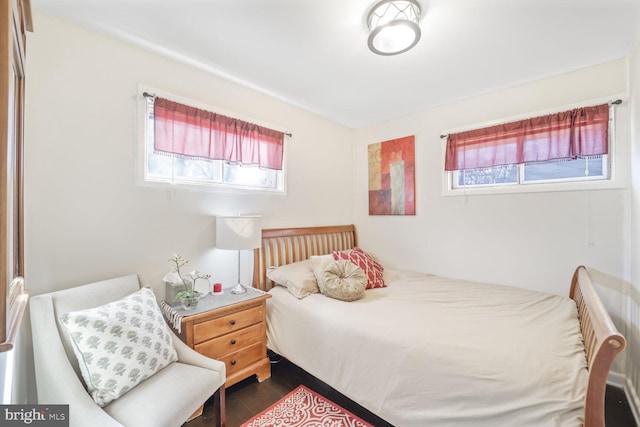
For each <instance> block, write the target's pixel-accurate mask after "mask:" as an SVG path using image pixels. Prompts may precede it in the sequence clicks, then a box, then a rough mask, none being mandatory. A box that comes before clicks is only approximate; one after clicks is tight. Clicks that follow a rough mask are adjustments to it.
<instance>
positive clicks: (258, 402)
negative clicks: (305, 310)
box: [184, 360, 637, 427]
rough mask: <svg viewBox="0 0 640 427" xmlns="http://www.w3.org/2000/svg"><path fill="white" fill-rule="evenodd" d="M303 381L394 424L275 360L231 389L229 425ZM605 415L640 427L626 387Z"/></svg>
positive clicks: (209, 408) (610, 423) (613, 424)
mask: <svg viewBox="0 0 640 427" xmlns="http://www.w3.org/2000/svg"><path fill="white" fill-rule="evenodd" d="M300 384H303V385H305V386H307V387H309V388H310V389H311V390H314V391H316V392H318V393H319V394H321V395H322V396H325V397H327V398H328V399H330V400H331V401H333V402H335V403H337V404H338V405H340V406H342V407H343V408H345V409H347V410H348V411H350V412H352V413H353V414H355V415H357V416H359V417H360V418H362V419H363V420H365V421H367V422H369V423H371V424H373V425H374V426H376V427H393V426H391V424H389V423H387V422H385V421H384V420H382V419H380V418H378V417H376V416H375V415H373V414H372V413H371V412H369V411H367V410H366V409H364V408H362V407H361V406H359V405H357V404H356V403H354V402H352V401H351V400H349V399H347V398H346V397H344V396H343V395H341V394H340V393H338V392H337V391H335V390H334V389H333V388H331V387H329V386H328V385H326V384H324V383H323V382H321V381H320V380H318V379H316V378H314V377H312V376H311V375H309V374H308V373H307V372H305V371H303V370H302V369H300V368H298V367H297V366H295V365H293V364H291V363H289V362H288V361H286V360H282V361H280V362H278V363H273V364H272V369H271V378H270V379H268V380H265V381H263V382H262V383H258V382H257V381H256V379H255V377H250V378H247V379H246V380H244V381H242V382H240V383H238V384H236V385H234V386H231V387H229V388H228V389H227V395H226V404H227V427H238V426H240V425H241V424H242V423H243V422H245V421H247V420H249V419H250V418H251V417H252V416H254V415H256V414H258V413H260V412H262V411H263V410H265V409H267V408H268V407H269V406H271V405H272V404H273V403H275V402H276V401H278V400H279V399H280V398H282V397H284V396H285V395H286V394H287V393H289V392H290V391H292V390H293V389H295V388H296V387H297V386H299V385H300ZM605 416H606V424H607V427H637V425H636V423H635V420H634V418H633V414H632V413H631V410H630V408H629V403H628V402H627V399H626V397H625V394H624V391H622V389H618V388H616V387H610V386H608V387H607V401H606V414H605ZM214 420H215V417H214V415H213V405H211V404H209V402H208V403H207V405H205V409H204V413H203V415H202V416H201V417H198V418H196V419H195V420H193V421H190V422H188V423H186V424H184V427H204V426H213V425H214ZM398 427H401V426H398Z"/></svg>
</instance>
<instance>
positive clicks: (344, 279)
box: [318, 260, 367, 301]
mask: <svg viewBox="0 0 640 427" xmlns="http://www.w3.org/2000/svg"><path fill="white" fill-rule="evenodd" d="M322 279H323V280H318V284H320V283H322V285H321V286H320V292H321V293H322V294H323V295H326V296H328V297H331V298H335V299H339V300H342V301H355V300H357V299H359V298H362V296H363V295H364V290H365V289H366V288H367V275H366V274H365V273H364V271H363V270H362V269H361V268H360V267H358V266H357V265H355V264H353V263H351V262H349V261H347V260H338V261H334V262H332V263H330V264H329V265H328V266H327V268H325V270H324V271H323V272H322Z"/></svg>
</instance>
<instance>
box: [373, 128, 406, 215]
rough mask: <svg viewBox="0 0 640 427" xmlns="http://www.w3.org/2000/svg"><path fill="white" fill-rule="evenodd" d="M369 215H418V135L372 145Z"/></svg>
mask: <svg viewBox="0 0 640 427" xmlns="http://www.w3.org/2000/svg"><path fill="white" fill-rule="evenodd" d="M368 154H369V215H415V214H416V203H415V136H413V135H412V136H406V137H403V138H398V139H392V140H389V141H384V142H379V143H377V144H371V145H369V147H368Z"/></svg>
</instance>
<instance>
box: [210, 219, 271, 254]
mask: <svg viewBox="0 0 640 427" xmlns="http://www.w3.org/2000/svg"><path fill="white" fill-rule="evenodd" d="M260 218H261V217H260V216H219V217H216V248H218V249H234V250H243V249H255V248H259V247H260V243H261V239H262V230H261V228H260Z"/></svg>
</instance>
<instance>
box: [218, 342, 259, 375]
mask: <svg viewBox="0 0 640 427" xmlns="http://www.w3.org/2000/svg"><path fill="white" fill-rule="evenodd" d="M266 356H267V347H266V343H265V342H264V341H262V342H257V343H255V344H253V345H251V346H249V347H247V348H243V349H242V350H240V351H236V352H235V353H231V354H230V355H228V356H225V357H223V358H220V359H218V360H221V361H223V362H224V364H225V365H226V366H227V379H228V378H229V377H232V376H233V374H235V373H236V372H238V371H240V370H242V369H244V368H245V367H247V366H249V365H250V364H252V363H253V362H256V361H258V360H260V359H264V358H265V357H266Z"/></svg>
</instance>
